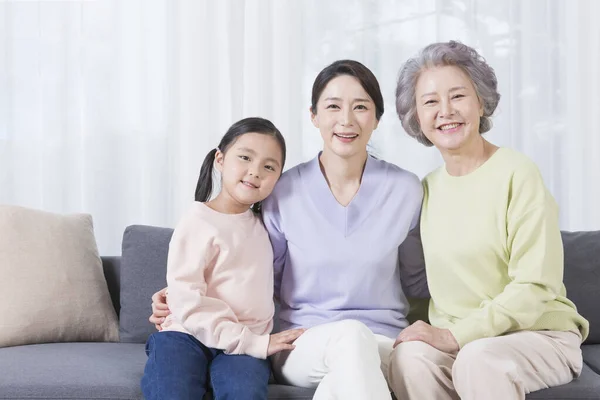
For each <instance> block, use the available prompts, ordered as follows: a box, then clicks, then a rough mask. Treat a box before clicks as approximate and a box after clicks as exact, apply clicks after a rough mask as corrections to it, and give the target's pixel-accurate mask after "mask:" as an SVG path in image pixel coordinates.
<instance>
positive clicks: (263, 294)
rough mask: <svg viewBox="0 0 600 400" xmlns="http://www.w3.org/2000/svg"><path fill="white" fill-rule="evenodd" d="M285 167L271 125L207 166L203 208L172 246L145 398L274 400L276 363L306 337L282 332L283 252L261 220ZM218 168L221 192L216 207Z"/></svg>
mask: <svg viewBox="0 0 600 400" xmlns="http://www.w3.org/2000/svg"><path fill="white" fill-rule="evenodd" d="M284 162H285V141H284V139H283V136H282V135H281V133H280V132H279V131H278V130H277V128H276V127H275V126H274V125H273V124H272V123H271V122H270V121H267V120H265V119H262V118H246V119H243V120H241V121H239V122H237V123H235V124H234V125H232V126H231V128H229V130H228V131H227V133H226V134H225V136H224V137H223V139H221V142H220V143H219V146H218V148H217V149H214V150H212V151H211V152H210V153H208V155H207V156H206V158H205V160H204V163H203V165H202V169H201V171H200V177H199V179H198V185H197V188H196V202H195V203H194V204H193V205H192V207H191V208H190V210H189V211H188V212H187V213H186V214H185V215H184V216H183V218H182V219H181V221H180V222H179V224H178V225H177V227H176V229H175V232H174V234H173V238H172V239H171V243H170V246H169V259H168V263H167V284H168V294H167V302H168V305H169V307H170V309H171V315H169V316H168V317H167V319H166V321H165V322H164V323H163V324H162V330H161V332H158V333H155V334H153V335H151V336H150V337H149V338H148V342H147V344H146V353H147V354H148V362H147V363H146V368H145V370H144V376H143V378H142V384H141V386H142V391H143V393H144V397H145V398H146V399H147V400H152V399H161V400H164V399H171V398H172V399H202V398H203V396H204V394H205V393H206V391H207V389H208V387H212V390H213V393H214V397H215V399H241V398H243V399H266V398H267V385H268V380H269V375H270V369H269V363H268V361H267V360H266V358H267V357H268V356H270V355H272V354H275V353H277V352H279V351H281V350H290V349H293V348H294V346H293V345H292V342H293V341H294V340H295V339H296V338H298V337H299V336H300V335H301V334H302V332H303V330H302V329H293V330H289V331H284V332H281V333H278V334H275V335H269V333H270V332H271V329H272V328H273V313H274V305H273V251H272V248H271V244H270V242H269V236H268V234H267V232H266V230H265V228H264V227H263V225H262V222H261V220H260V218H259V216H258V214H259V212H260V211H259V210H260V202H261V201H262V200H264V199H265V198H266V197H267V196H268V195H269V194H270V193H271V191H272V190H273V187H274V186H275V183H276V182H277V180H278V179H279V177H280V176H281V172H282V169H283V165H284ZM213 165H215V166H216V168H217V170H218V171H219V172H220V173H221V187H222V189H221V191H220V193H219V194H218V195H217V196H216V198H214V199H213V200H209V199H210V195H211V191H212V173H213Z"/></svg>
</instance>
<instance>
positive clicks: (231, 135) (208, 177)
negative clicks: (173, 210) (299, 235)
mask: <svg viewBox="0 0 600 400" xmlns="http://www.w3.org/2000/svg"><path fill="white" fill-rule="evenodd" d="M246 133H261V134H263V135H269V136H272V137H274V138H275V139H276V140H277V142H278V143H279V147H281V156H282V164H281V169H282V170H283V166H284V165H285V153H286V148H285V139H284V138H283V135H282V134H281V132H279V129H277V128H276V127H275V125H273V123H272V122H271V121H269V120H267V119H264V118H258V117H251V118H244V119H242V120H240V121H238V122H236V123H235V124H233V125H231V127H229V129H228V130H227V132H226V133H225V136H223V138H222V139H221V141H220V142H219V145H218V146H217V148H215V149H212V150H211V151H210V152H209V153H208V154H207V155H206V157H205V158H204V162H203V163H202V167H201V168H200V176H199V177H198V184H197V185H196V195H195V199H196V201H199V202H203V203H204V202H207V201H208V200H210V196H211V194H212V188H213V165H214V162H215V154H216V153H217V149H219V150H221V152H222V153H223V154H225V153H226V152H227V150H229V148H230V147H231V145H233V144H234V143H235V141H236V140H237V139H238V138H239V137H240V136H242V135H245V134H246ZM251 208H252V211H254V212H256V213H259V212H260V202H258V203H256V204H253V205H252V207H251Z"/></svg>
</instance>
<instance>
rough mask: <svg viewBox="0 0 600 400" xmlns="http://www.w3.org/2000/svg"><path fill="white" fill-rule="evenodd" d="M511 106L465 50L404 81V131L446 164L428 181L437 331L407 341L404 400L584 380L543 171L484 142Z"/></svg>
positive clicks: (579, 322)
mask: <svg viewBox="0 0 600 400" xmlns="http://www.w3.org/2000/svg"><path fill="white" fill-rule="evenodd" d="M499 99H500V95H499V94H498V92H497V81H496V76H495V74H494V71H493V69H492V68H491V67H490V66H489V65H488V64H487V63H486V62H485V61H484V60H483V59H482V57H481V56H479V54H477V52H476V51H475V50H473V49H472V48H470V47H468V46H466V45H463V44H461V43H457V42H448V43H436V44H432V45H430V46H428V47H426V48H425V49H424V50H423V51H422V52H421V53H420V54H419V55H418V56H417V57H415V58H413V59H410V60H408V61H407V62H406V64H404V66H403V67H402V69H401V72H400V75H399V79H398V86H397V89H396V108H397V112H398V115H399V117H400V120H401V121H402V125H403V126H404V128H405V130H406V131H407V132H408V133H409V134H410V135H411V136H413V137H414V138H416V139H417V140H419V141H420V142H421V143H423V144H425V145H427V146H431V145H433V146H435V147H436V148H437V149H438V150H439V151H440V153H441V155H442V157H443V159H444V161H445V166H443V167H441V168H439V169H437V170H435V171H434V172H432V173H431V174H429V175H428V176H427V177H426V178H425V180H424V181H423V187H424V200H423V207H422V214H421V221H420V222H421V226H420V228H421V237H422V242H423V250H424V255H425V264H426V267H427V277H428V284H429V289H430V293H431V296H432V301H431V302H430V308H429V317H430V321H431V325H428V324H426V323H423V322H418V323H415V324H413V325H411V326H410V327H408V328H406V329H405V330H404V331H403V332H402V333H401V334H400V335H399V337H398V340H397V341H396V344H397V346H396V348H395V350H394V355H393V357H392V363H394V364H397V365H404V366H410V367H409V368H408V367H405V368H402V369H400V368H392V373H394V374H395V373H396V372H398V376H395V377H394V378H395V379H394V380H393V382H394V387H393V389H394V392H395V393H396V395H397V396H399V397H401V398H407V399H430V398H431V399H433V398H435V399H458V398H459V397H460V398H461V399H524V398H525V394H526V393H529V392H532V391H535V390H539V389H542V388H546V387H549V386H555V385H561V384H565V383H568V382H569V381H571V380H572V379H573V377H576V376H578V375H579V374H580V372H581V367H582V357H581V350H580V344H581V341H582V339H585V337H586V336H587V333H588V323H587V321H586V320H585V319H584V318H583V317H581V316H580V315H579V314H578V313H577V311H576V307H575V305H574V304H573V303H572V302H571V301H569V300H568V299H567V298H566V291H565V287H564V284H563V282H562V279H563V254H562V242H561V236H560V231H559V227H558V217H557V214H558V213H557V207H556V203H555V202H554V199H553V198H552V196H551V194H550V193H549V192H548V190H547V189H546V187H545V186H544V183H543V181H542V178H541V175H540V173H539V171H538V169H537V167H536V166H535V164H534V163H533V162H531V161H530V160H529V159H528V158H526V157H525V156H523V155H522V154H520V153H517V152H515V151H513V150H510V149H507V148H498V147H497V146H495V145H493V144H492V143H490V142H488V141H487V140H485V139H484V138H483V137H482V136H481V134H482V133H484V132H486V131H488V130H489V129H490V128H491V123H490V120H489V117H490V116H491V115H492V114H493V112H494V110H495V109H496V106H497V104H498V101H499Z"/></svg>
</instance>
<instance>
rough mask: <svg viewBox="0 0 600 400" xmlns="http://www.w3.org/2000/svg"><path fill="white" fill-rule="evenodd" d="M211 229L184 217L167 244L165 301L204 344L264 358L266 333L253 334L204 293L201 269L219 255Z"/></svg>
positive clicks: (265, 356) (266, 340) (220, 304)
mask: <svg viewBox="0 0 600 400" xmlns="http://www.w3.org/2000/svg"><path fill="white" fill-rule="evenodd" d="M210 231H211V229H206V226H203V225H202V224H198V221H193V220H190V219H184V220H183V221H182V222H181V223H180V224H179V226H178V227H177V229H175V232H174V233H173V237H172V239H171V243H170V245H169V256H168V262H167V285H168V288H169V289H168V295H167V299H168V300H167V301H168V304H169V308H170V309H171V312H172V313H173V316H174V317H175V318H177V320H178V321H179V322H180V323H181V324H182V325H183V327H184V328H185V329H186V330H187V331H188V332H190V333H191V334H192V335H193V336H194V337H195V338H196V339H198V340H199V341H200V342H201V343H202V344H204V345H205V346H207V347H211V348H215V349H222V350H223V351H224V352H225V353H226V354H246V355H249V356H252V357H255V358H262V359H266V358H267V349H268V346H269V335H256V334H254V333H253V332H252V331H250V329H248V327H247V326H246V325H244V324H241V323H239V321H238V318H237V316H236V315H235V313H234V312H233V310H232V309H231V308H230V307H229V305H228V304H227V303H225V302H224V301H222V300H220V299H217V298H214V297H207V296H206V290H207V285H206V280H205V277H204V273H205V270H206V268H207V267H208V266H209V265H212V264H214V262H215V260H216V259H217V258H218V257H219V249H218V246H217V245H216V244H215V240H214V236H213V235H212V234H211V233H209V232H210Z"/></svg>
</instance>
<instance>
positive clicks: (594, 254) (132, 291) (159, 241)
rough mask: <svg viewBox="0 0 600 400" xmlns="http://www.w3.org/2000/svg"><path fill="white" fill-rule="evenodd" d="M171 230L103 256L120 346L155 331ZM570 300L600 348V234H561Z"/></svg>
mask: <svg viewBox="0 0 600 400" xmlns="http://www.w3.org/2000/svg"><path fill="white" fill-rule="evenodd" d="M172 234H173V230H172V229H168V228H157V227H151V226H143V225H133V226H130V227H128V228H127V229H126V230H125V233H124V235H123V254H122V258H121V259H120V260H119V258H118V257H117V258H115V257H104V258H103V263H104V272H105V276H106V280H107V283H108V286H109V290H110V293H111V297H112V299H113V304H115V309H116V310H117V312H118V313H119V316H120V334H121V341H122V342H129V343H144V342H145V341H146V339H147V338H148V336H149V335H150V334H151V333H153V332H155V331H156V330H155V328H154V326H153V325H152V324H150V323H149V322H148V317H149V316H150V314H151V312H152V308H151V296H152V294H154V293H155V292H156V291H157V290H159V289H161V288H163V287H165V286H166V271H167V253H168V248H169V242H170V240H171V236H172ZM562 237H563V244H564V250H565V273H564V282H565V286H566V288H567V296H568V297H569V299H571V300H572V301H573V302H574V303H575V304H576V305H577V308H578V311H579V312H580V313H581V314H582V315H583V316H584V317H585V318H587V319H588V320H589V322H590V335H589V337H588V339H587V341H586V343H600V307H598V298H599V297H600V296H599V295H598V293H599V292H600V231H596V232H562Z"/></svg>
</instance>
